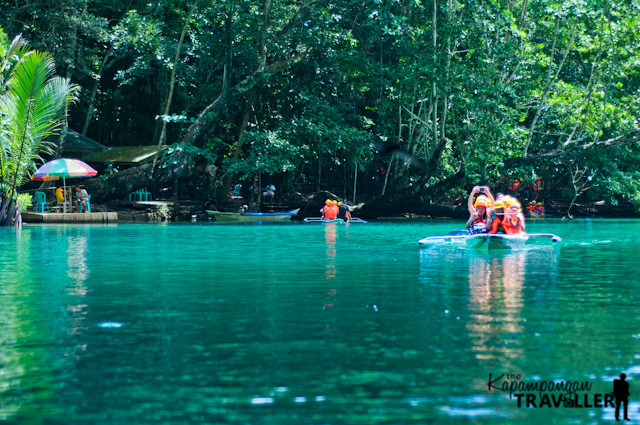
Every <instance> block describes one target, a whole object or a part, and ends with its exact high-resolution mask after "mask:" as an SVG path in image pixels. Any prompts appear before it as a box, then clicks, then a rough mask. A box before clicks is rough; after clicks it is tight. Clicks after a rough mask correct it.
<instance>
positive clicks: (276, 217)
mask: <svg viewBox="0 0 640 425" xmlns="http://www.w3.org/2000/svg"><path fill="white" fill-rule="evenodd" d="M298 211H300V209H295V210H291V211H285V212H281V213H229V212H220V211H210V210H207V214H209V215H210V216H211V217H214V218H215V219H216V221H217V222H221V223H246V222H252V221H286V220H291V217H292V216H294V215H296V214H298Z"/></svg>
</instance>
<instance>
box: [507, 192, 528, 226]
mask: <svg viewBox="0 0 640 425" xmlns="http://www.w3.org/2000/svg"><path fill="white" fill-rule="evenodd" d="M502 201H503V203H504V206H505V215H504V218H503V219H502V228H503V229H504V232H505V233H506V234H507V235H518V234H521V233H525V231H524V226H525V224H524V216H523V215H522V210H521V209H520V202H518V200H517V199H515V198H512V197H510V196H509V197H505V198H503V200H502Z"/></svg>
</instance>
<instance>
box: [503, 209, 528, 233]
mask: <svg viewBox="0 0 640 425" xmlns="http://www.w3.org/2000/svg"><path fill="white" fill-rule="evenodd" d="M514 215H515V214H510V215H509V216H507V217H505V218H504V219H503V220H502V228H503V229H504V232H505V233H506V234H507V235H517V234H520V233H524V227H522V222H521V221H520V218H519V217H517V216H516V217H515V218H516V220H517V224H514V223H513V216H514Z"/></svg>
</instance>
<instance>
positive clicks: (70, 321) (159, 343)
mask: <svg viewBox="0 0 640 425" xmlns="http://www.w3.org/2000/svg"><path fill="white" fill-rule="evenodd" d="M463 226H464V222H462V221H457V220H438V221H436V220H434V221H411V222H408V221H389V222H375V223H370V224H367V225H349V226H344V225H343V226H335V225H328V226H324V225H312V224H307V225H305V224H298V223H291V224H289V223H283V224H265V225H259V224H248V225H219V224H218V225H216V224H214V223H202V224H201V223H194V224H183V225H126V224H119V225H117V226H111V227H95V226H94V227H91V226H62V225H61V226H52V225H49V226H37V225H31V226H27V227H25V228H24V229H23V230H22V232H19V233H18V234H16V233H15V231H11V230H7V229H0V230H2V231H1V232H0V270H1V271H0V423H3V424H4V423H7V424H52V425H58V424H60V425H62V424H64V425H68V424H159V423H162V424H171V425H173V424H195V423H203V424H282V425H286V424H296V425H298V424H334V425H338V424H427V423H442V424H477V423H487V424H496V423H499V424H510V423H515V422H518V423H521V424H538V423H543V422H545V423H558V424H560V423H563V424H564V423H580V424H584V423H594V424H596V423H604V422H610V421H614V409H613V408H611V407H609V406H608V407H606V408H601V407H574V408H570V407H565V406H564V402H563V403H562V404H561V405H558V406H557V407H554V406H553V402H551V407H549V406H543V407H539V406H537V407H535V408H534V407H529V408H526V407H525V406H524V401H525V399H524V398H521V401H522V402H523V406H521V407H518V404H517V403H518V397H515V396H514V397H512V398H510V397H509V393H508V392H502V391H500V390H499V389H496V388H492V389H491V390H490V389H489V386H488V382H489V374H491V375H492V377H493V379H494V380H495V378H497V377H499V376H500V375H505V376H504V377H502V378H501V380H500V381H498V382H497V383H495V385H494V386H501V385H502V382H505V381H506V380H507V378H511V379H510V381H509V382H512V381H513V382H516V383H517V382H523V383H524V384H533V383H536V382H537V383H543V382H544V383H546V384H547V385H548V383H549V382H554V383H560V382H567V381H577V382H580V383H585V382H587V383H589V384H591V387H590V388H589V390H588V391H578V392H576V394H577V397H578V403H579V405H583V404H584V397H587V398H588V400H591V401H593V398H594V396H595V395H596V394H605V393H611V392H612V389H613V379H614V378H617V376H618V375H619V374H620V373H621V372H626V374H627V375H628V381H629V383H630V389H631V391H630V392H631V397H630V404H629V415H630V417H631V419H632V420H633V421H634V422H638V421H640V305H639V301H640V256H639V255H638V253H639V252H640V221H637V220H615V221H614V220H574V221H572V222H566V221H565V222H561V221H552V220H546V221H544V222H532V221H531V222H529V226H528V230H529V231H531V232H536V231H537V232H550V233H555V234H557V235H559V236H561V237H562V238H563V241H562V242H561V244H560V247H558V248H556V249H553V248H551V249H546V250H545V249H542V250H528V251H520V252H511V253H494V252H489V253H487V252H484V253H482V252H472V251H468V250H455V249H438V250H434V249H421V248H420V247H419V246H418V244H417V242H418V240H419V239H421V238H423V237H426V236H435V235H441V234H446V233H447V232H448V231H450V230H455V229H459V228H461V227H463ZM506 374H509V375H508V376H507V375H506ZM511 374H513V375H511ZM518 375H519V378H517V376H518ZM517 392H518V391H516V393H517ZM520 392H523V391H520ZM524 392H526V391H524ZM565 392H566V391H546V392H545V391H542V392H539V391H529V392H528V393H530V394H533V395H534V396H535V397H537V401H536V403H539V402H540V400H541V399H542V396H543V395H544V394H546V395H547V396H551V395H553V396H554V397H559V396H560V395H562V394H564V393H565ZM568 399H569V398H567V400H568Z"/></svg>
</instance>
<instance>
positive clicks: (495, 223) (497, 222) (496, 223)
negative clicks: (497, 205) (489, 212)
mask: <svg viewBox="0 0 640 425" xmlns="http://www.w3.org/2000/svg"><path fill="white" fill-rule="evenodd" d="M501 225H502V220H500V219H499V218H498V217H496V218H494V219H493V220H491V229H489V232H488V233H498V227H500V226H501Z"/></svg>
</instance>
